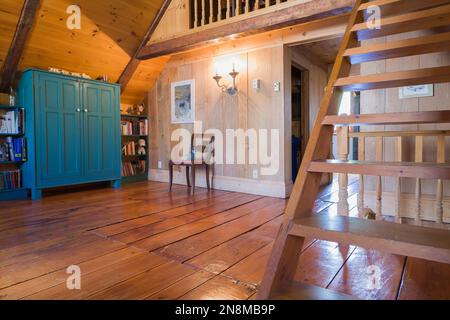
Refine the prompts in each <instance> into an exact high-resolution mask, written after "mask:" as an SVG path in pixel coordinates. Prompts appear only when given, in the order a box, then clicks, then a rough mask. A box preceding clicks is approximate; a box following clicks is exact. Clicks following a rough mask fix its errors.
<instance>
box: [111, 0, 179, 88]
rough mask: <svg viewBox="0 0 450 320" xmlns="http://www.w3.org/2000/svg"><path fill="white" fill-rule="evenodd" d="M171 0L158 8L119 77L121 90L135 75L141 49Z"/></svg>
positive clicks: (165, 0)
mask: <svg viewBox="0 0 450 320" xmlns="http://www.w3.org/2000/svg"><path fill="white" fill-rule="evenodd" d="M170 2H171V0H164V1H163V3H162V5H161V8H160V9H159V10H158V12H157V13H156V15H155V18H154V19H153V21H152V23H151V24H150V27H149V28H148V30H147V32H146V34H145V36H144V38H143V39H142V41H141V44H140V45H139V47H138V48H137V50H136V52H135V53H134V55H133V57H132V58H131V60H130V62H128V64H127V66H126V67H125V69H124V70H123V72H122V74H121V75H120V77H119V80H118V81H117V83H119V84H120V90H121V92H123V91H124V90H125V88H126V86H127V84H128V82H130V80H131V78H132V77H133V74H134V72H135V71H136V69H137V68H138V66H139V63H140V60H139V59H138V58H137V57H138V54H139V52H140V51H141V49H142V48H143V47H144V46H145V45H146V44H147V43H148V42H149V41H150V38H151V37H152V35H153V33H154V32H155V30H156V27H157V26H158V24H159V22H160V21H161V19H162V17H163V16H164V14H165V13H166V11H167V8H168V7H169V5H170Z"/></svg>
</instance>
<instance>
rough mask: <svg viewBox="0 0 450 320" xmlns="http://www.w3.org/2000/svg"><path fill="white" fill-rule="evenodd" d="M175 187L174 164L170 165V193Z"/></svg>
mask: <svg viewBox="0 0 450 320" xmlns="http://www.w3.org/2000/svg"><path fill="white" fill-rule="evenodd" d="M172 186H173V164H172V163H169V191H172Z"/></svg>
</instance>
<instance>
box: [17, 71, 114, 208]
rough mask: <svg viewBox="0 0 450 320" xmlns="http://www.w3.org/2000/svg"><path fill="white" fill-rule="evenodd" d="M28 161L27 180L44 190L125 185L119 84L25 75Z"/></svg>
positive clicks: (36, 194)
mask: <svg viewBox="0 0 450 320" xmlns="http://www.w3.org/2000/svg"><path fill="white" fill-rule="evenodd" d="M19 101H20V104H21V106H22V107H23V108H25V119H26V120H25V127H26V138H27V144H28V146H27V147H28V161H27V162H26V163H25V164H24V165H23V166H22V171H23V184H24V187H25V188H28V189H30V190H31V195H32V198H33V199H39V198H41V197H42V190H43V189H46V188H54V187H60V186H68V185H75V184H83V183H92V182H99V181H111V183H112V186H114V187H120V181H121V180H120V179H121V147H120V139H121V136H120V86H119V85H116V84H111V83H105V82H100V81H93V80H86V79H83V78H76V77H71V76H65V75H60V74H56V73H51V72H46V71H42V70H36V69H29V70H27V71H25V72H24V73H23V75H22V78H21V81H20V85H19Z"/></svg>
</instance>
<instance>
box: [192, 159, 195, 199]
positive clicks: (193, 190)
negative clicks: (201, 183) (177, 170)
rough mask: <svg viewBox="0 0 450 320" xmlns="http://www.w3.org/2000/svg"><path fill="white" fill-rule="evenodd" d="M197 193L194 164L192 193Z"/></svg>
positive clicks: (193, 167)
mask: <svg viewBox="0 0 450 320" xmlns="http://www.w3.org/2000/svg"><path fill="white" fill-rule="evenodd" d="M194 193H195V166H192V194H194Z"/></svg>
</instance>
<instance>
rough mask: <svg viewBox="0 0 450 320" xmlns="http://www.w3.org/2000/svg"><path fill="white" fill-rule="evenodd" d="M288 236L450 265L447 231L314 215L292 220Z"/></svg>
mask: <svg viewBox="0 0 450 320" xmlns="http://www.w3.org/2000/svg"><path fill="white" fill-rule="evenodd" d="M290 234H292V235H296V236H301V237H312V238H315V239H322V240H327V241H334V242H338V243H342V244H347V245H356V246H359V247H363V248H366V249H375V250H381V251H384V252H390V253H393V254H399V255H403V256H409V257H415V258H421V259H425V260H431V261H437V262H442V263H450V231H448V230H443V229H435V228H424V227H418V226H411V225H406V224H398V223H390V222H383V221H373V220H364V219H359V218H353V217H344V216H335V217H331V216H329V215H321V214H316V215H313V216H311V217H308V218H302V219H297V220H295V224H294V225H293V227H292V229H291V231H290Z"/></svg>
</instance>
